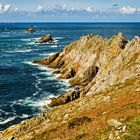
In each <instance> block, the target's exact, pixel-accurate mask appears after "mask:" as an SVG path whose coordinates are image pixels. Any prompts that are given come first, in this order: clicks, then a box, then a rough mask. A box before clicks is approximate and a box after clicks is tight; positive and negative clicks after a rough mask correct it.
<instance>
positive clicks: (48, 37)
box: [36, 34, 53, 44]
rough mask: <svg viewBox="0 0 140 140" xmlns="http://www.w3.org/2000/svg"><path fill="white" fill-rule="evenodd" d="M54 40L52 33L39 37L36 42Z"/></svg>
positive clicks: (50, 41)
mask: <svg viewBox="0 0 140 140" xmlns="http://www.w3.org/2000/svg"><path fill="white" fill-rule="evenodd" d="M52 42H53V38H52V36H51V35H50V34H48V35H44V36H43V37H42V38H41V39H39V40H38V41H37V42H36V43H40V44H42V43H52Z"/></svg>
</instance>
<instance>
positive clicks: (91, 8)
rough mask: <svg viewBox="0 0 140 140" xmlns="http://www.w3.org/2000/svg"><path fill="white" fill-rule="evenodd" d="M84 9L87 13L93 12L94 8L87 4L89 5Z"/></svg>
mask: <svg viewBox="0 0 140 140" xmlns="http://www.w3.org/2000/svg"><path fill="white" fill-rule="evenodd" d="M86 11H87V12H89V13H92V12H95V8H94V7H90V6H89V7H87V9H86Z"/></svg>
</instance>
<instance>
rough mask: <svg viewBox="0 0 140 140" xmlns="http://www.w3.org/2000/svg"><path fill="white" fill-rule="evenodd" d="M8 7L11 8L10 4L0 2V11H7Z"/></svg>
mask: <svg viewBox="0 0 140 140" xmlns="http://www.w3.org/2000/svg"><path fill="white" fill-rule="evenodd" d="M10 9H11V5H10V4H6V5H2V4H1V3H0V13H5V12H7V11H9V10H10Z"/></svg>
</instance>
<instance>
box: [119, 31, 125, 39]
mask: <svg viewBox="0 0 140 140" xmlns="http://www.w3.org/2000/svg"><path fill="white" fill-rule="evenodd" d="M117 36H118V37H121V38H125V35H124V34H123V33H122V32H119V33H118V34H117Z"/></svg>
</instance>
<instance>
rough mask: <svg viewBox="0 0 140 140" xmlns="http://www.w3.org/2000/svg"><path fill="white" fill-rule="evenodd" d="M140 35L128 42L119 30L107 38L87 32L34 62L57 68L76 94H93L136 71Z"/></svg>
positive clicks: (131, 75) (137, 67) (139, 58)
mask: <svg viewBox="0 0 140 140" xmlns="http://www.w3.org/2000/svg"><path fill="white" fill-rule="evenodd" d="M139 60H140V38H139V37H135V38H134V39H133V40H131V41H128V40H127V39H126V38H125V36H124V35H123V34H122V33H118V34H117V35H115V36H113V37H112V38H110V39H103V38H102V37H100V36H97V35H88V36H83V37H81V38H80V40H79V41H76V42H73V43H71V44H70V45H68V46H66V47H65V48H64V50H63V51H62V52H61V53H60V54H59V55H57V54H56V55H53V56H50V57H49V58H45V59H42V60H39V61H35V62H34V63H37V64H42V65H46V66H48V67H50V68H58V70H57V71H56V73H59V74H61V75H60V77H59V78H62V79H70V81H69V83H70V85H71V86H78V87H79V88H80V95H81V96H84V95H85V94H88V95H89V94H96V93H98V92H101V91H104V90H106V89H107V88H109V87H110V86H112V85H115V84H119V83H123V82H124V81H125V80H127V79H130V78H132V77H135V78H136V77H138V76H139V74H140V66H139ZM54 73H55V72H54Z"/></svg>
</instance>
